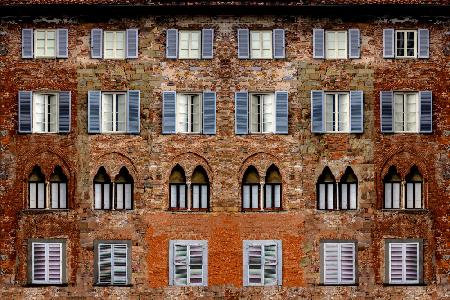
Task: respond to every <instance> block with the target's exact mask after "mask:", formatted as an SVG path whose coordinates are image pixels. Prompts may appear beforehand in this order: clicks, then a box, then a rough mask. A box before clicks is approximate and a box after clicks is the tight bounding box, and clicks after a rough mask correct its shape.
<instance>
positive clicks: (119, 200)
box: [114, 167, 134, 209]
mask: <svg viewBox="0 0 450 300" xmlns="http://www.w3.org/2000/svg"><path fill="white" fill-rule="evenodd" d="M133 183H134V180H133V177H132V176H131V175H130V173H129V172H128V170H127V168H126V167H122V168H121V169H120V171H119V174H118V175H117V176H116V178H115V180H114V187H115V188H114V195H115V196H114V199H115V207H114V208H115V209H133Z"/></svg>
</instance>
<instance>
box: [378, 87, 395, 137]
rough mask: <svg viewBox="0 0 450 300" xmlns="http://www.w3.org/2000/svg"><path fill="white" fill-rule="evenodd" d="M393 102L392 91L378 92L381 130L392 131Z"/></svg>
mask: <svg viewBox="0 0 450 300" xmlns="http://www.w3.org/2000/svg"><path fill="white" fill-rule="evenodd" d="M393 103H394V93H393V92H392V91H381V92H380V114H381V116H380V122H381V132H393V130H394V124H393Z"/></svg>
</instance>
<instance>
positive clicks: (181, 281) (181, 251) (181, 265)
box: [173, 244, 188, 285]
mask: <svg viewBox="0 0 450 300" xmlns="http://www.w3.org/2000/svg"><path fill="white" fill-rule="evenodd" d="M173 265H174V269H173V272H174V274H173V284H174V285H187V284H188V246H187V245H180V244H175V245H174V256H173Z"/></svg>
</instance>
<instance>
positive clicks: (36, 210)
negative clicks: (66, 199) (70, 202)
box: [22, 208, 70, 214]
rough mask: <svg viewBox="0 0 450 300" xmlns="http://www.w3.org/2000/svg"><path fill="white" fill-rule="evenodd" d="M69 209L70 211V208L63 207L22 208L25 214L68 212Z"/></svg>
mask: <svg viewBox="0 0 450 300" xmlns="http://www.w3.org/2000/svg"><path fill="white" fill-rule="evenodd" d="M69 211H70V209H68V208H61V209H32V208H28V209H24V210H22V212H23V213H24V214H46V213H55V212H58V213H59V212H61V213H67V212H69Z"/></svg>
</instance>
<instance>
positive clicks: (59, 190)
mask: <svg viewBox="0 0 450 300" xmlns="http://www.w3.org/2000/svg"><path fill="white" fill-rule="evenodd" d="M53 184H57V185H58V207H56V208H55V207H53V206H52V204H53V187H52V185H53ZM61 184H65V185H66V195H65V197H66V207H61ZM49 186H50V205H49V207H50V209H67V208H68V199H69V191H68V183H67V181H51V180H50V181H49Z"/></svg>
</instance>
